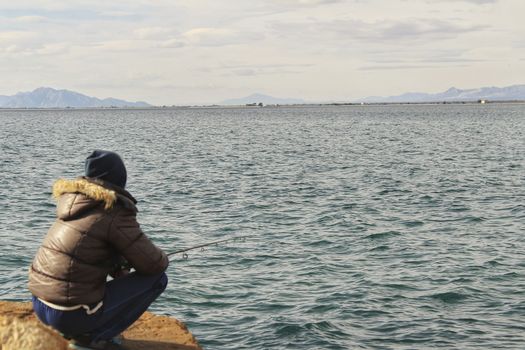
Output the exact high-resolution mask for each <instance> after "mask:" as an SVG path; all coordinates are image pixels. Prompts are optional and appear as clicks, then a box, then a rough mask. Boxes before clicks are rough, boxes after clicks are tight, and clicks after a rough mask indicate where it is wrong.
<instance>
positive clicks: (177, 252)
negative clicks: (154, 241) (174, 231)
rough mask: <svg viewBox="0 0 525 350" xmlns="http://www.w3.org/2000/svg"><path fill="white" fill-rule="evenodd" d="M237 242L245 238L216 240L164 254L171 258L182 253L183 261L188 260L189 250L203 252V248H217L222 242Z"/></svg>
mask: <svg viewBox="0 0 525 350" xmlns="http://www.w3.org/2000/svg"><path fill="white" fill-rule="evenodd" d="M237 240H242V241H245V240H246V237H230V238H226V239H221V240H218V241H213V242H209V243H204V244H199V245H196V246H193V247H190V248H185V249H179V250H175V251H173V252H169V253H168V254H166V256H168V257H170V256H173V255H176V254H180V253H183V254H182V258H183V259H188V254H187V253H186V252H188V251H190V250H195V249H199V248H201V251H204V248H205V247H209V246H211V245H215V246H218V245H219V243H224V242H229V241H237Z"/></svg>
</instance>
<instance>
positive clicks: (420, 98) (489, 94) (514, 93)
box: [357, 85, 525, 103]
mask: <svg viewBox="0 0 525 350" xmlns="http://www.w3.org/2000/svg"><path fill="white" fill-rule="evenodd" d="M478 100H487V101H491V100H492V101H515V100H525V85H513V86H507V87H503V88H498V87H483V88H480V89H468V90H461V89H456V88H454V87H452V88H450V89H448V90H447V91H445V92H440V93H437V94H427V93H421V92H408V93H405V94H402V95H398V96H389V97H380V96H371V97H367V98H364V99H361V100H358V101H357V102H365V103H372V102H384V103H401V102H415V103H417V102H445V101H450V102H453V101H478Z"/></svg>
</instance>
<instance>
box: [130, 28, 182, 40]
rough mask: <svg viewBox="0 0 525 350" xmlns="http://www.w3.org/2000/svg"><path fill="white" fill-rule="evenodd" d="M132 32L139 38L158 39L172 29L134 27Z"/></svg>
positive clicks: (171, 31)
mask: <svg viewBox="0 0 525 350" xmlns="http://www.w3.org/2000/svg"><path fill="white" fill-rule="evenodd" d="M134 33H135V36H136V37H137V38H139V39H158V38H159V37H165V36H166V35H167V34H170V33H173V29H172V28H169V27H143V28H138V29H135V31H134Z"/></svg>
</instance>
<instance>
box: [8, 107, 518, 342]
mask: <svg viewBox="0 0 525 350" xmlns="http://www.w3.org/2000/svg"><path fill="white" fill-rule="evenodd" d="M0 125H1V127H0V161H1V162H0V212H1V216H0V242H1V244H2V245H1V247H2V254H1V256H0V266H1V274H0V286H1V287H0V295H1V298H2V299H8V300H20V301H22V300H28V298H29V297H30V294H29V292H28V291H27V287H26V283H27V270H28V266H29V265H30V263H31V260H32V258H33V255H34V254H35V252H36V250H37V248H38V246H39V244H40V243H41V241H42V238H43V236H44V235H45V233H46V231H47V229H48V227H49V226H50V224H51V223H52V221H53V219H54V211H55V204H54V201H53V200H52V198H51V186H52V184H53V181H54V180H56V179H58V178H61V177H63V178H74V177H76V176H78V175H82V173H83V161H84V159H85V157H86V156H87V155H88V154H89V153H90V152H91V151H92V150H94V149H106V150H113V151H116V152H118V153H119V154H121V155H122V157H123V159H124V161H125V163H126V164H127V167H128V186H127V189H128V190H129V191H130V192H131V193H132V194H133V195H134V196H135V197H136V198H137V199H138V201H139V202H138V208H139V210H140V212H139V214H138V220H139V222H140V223H141V225H142V228H143V230H144V231H145V232H146V234H147V235H148V236H149V237H151V239H152V240H153V241H154V242H155V243H156V244H158V245H159V246H160V247H162V248H163V249H165V250H166V251H172V250H176V249H182V248H186V247H190V246H193V245H197V244H201V243H206V242H209V241H214V240H218V239H224V238H228V237H233V236H243V237H246V240H245V241H237V242H230V243H228V244H221V245H219V246H217V247H215V246H214V247H211V248H210V249H208V250H206V251H199V250H195V251H192V252H190V254H189V256H188V259H183V258H182V257H181V256H175V257H174V259H173V261H172V262H171V265H170V267H169V269H168V275H169V279H170V282H169V285H168V288H167V290H166V292H165V293H164V294H163V295H162V296H161V297H160V298H159V299H158V301H157V302H155V303H154V304H153V305H152V307H151V309H152V310H153V311H155V312H157V313H161V314H166V315H170V316H174V317H176V318H178V319H180V320H182V321H184V322H186V323H187V324H188V326H189V328H190V330H191V331H192V332H193V333H194V335H195V336H196V337H197V339H198V340H199V341H200V343H201V344H202V345H203V346H204V347H205V348H207V349H436V348H443V349H453V348H454V349H456V348H457V349H495V348H498V349H523V348H525V323H524V321H525V255H524V248H525V105H523V104H493V105H492V104H487V105H472V104H471V105H428V106H424V105H422V106H413V105H410V106H334V107H308V108H307V107H295V108H290V107H279V108H231V109H229V108H212V109H204V108H202V109H198V108H188V109H183V108H179V109H149V110H114V109H107V110H106V109H105V110H19V111H6V110H3V111H0Z"/></svg>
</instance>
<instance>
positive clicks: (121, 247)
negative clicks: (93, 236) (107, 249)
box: [108, 209, 169, 275]
mask: <svg viewBox="0 0 525 350" xmlns="http://www.w3.org/2000/svg"><path fill="white" fill-rule="evenodd" d="M108 238H109V241H110V242H111V244H112V245H113V246H114V247H115V248H116V249H117V251H118V252H119V254H121V255H122V256H123V257H124V258H125V259H126V260H127V261H128V262H129V264H130V265H131V266H132V267H133V268H134V269H135V270H136V271H137V272H138V273H141V274H146V275H154V274H157V273H161V272H163V271H164V270H166V268H167V267H168V263H169V262H168V257H167V256H166V253H164V252H163V251H162V250H161V249H160V248H158V247H157V246H156V245H155V244H153V242H152V241H151V240H150V239H149V238H148V237H146V235H145V234H144V233H143V232H142V230H141V228H140V226H139V223H138V222H137V219H136V215H135V213H134V212H132V211H130V210H126V209H123V210H119V212H118V213H117V215H116V216H115V217H114V219H113V223H112V225H111V227H110V230H109V234H108Z"/></svg>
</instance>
